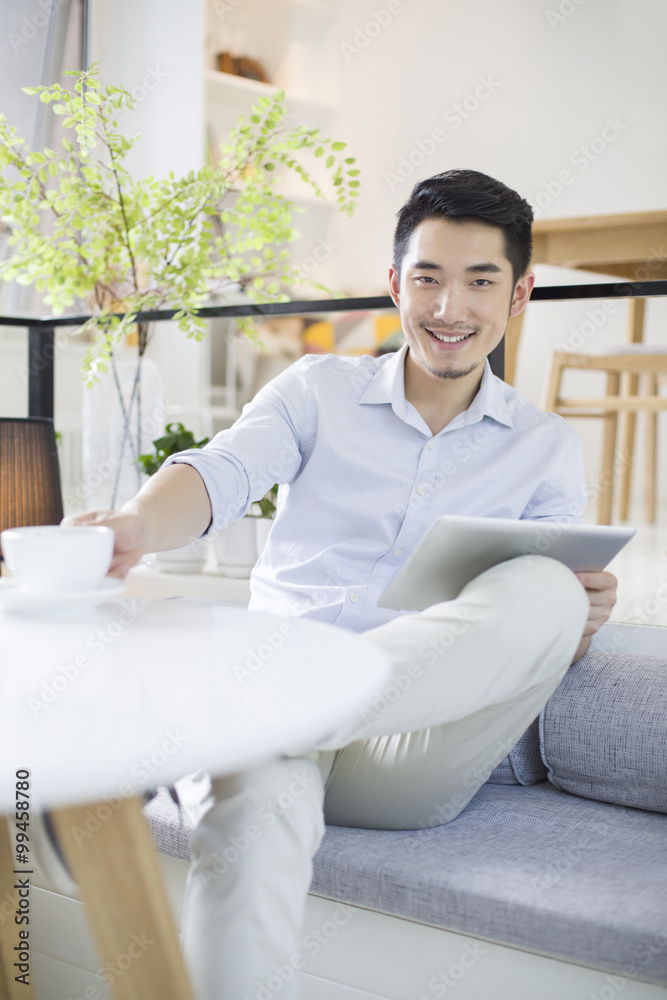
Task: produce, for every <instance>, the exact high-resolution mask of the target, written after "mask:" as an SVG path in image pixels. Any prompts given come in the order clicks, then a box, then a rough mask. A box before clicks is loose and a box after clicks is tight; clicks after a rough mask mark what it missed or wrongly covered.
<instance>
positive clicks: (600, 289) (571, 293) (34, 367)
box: [0, 281, 667, 418]
mask: <svg viewBox="0 0 667 1000" xmlns="http://www.w3.org/2000/svg"><path fill="white" fill-rule="evenodd" d="M662 295H667V281H604V282H595V283H594V284H587V285H584V284H582V285H548V286H545V287H540V288H534V289H533V292H532V294H531V296H530V301H531V302H559V301H564V300H569V299H645V298H653V297H655V296H662ZM394 308H395V306H394V303H393V302H392V300H391V298H390V297H389V295H367V296H361V297H358V298H339V299H314V300H308V301H302V302H266V303H255V302H247V303H239V304H237V305H231V306H204V307H202V308H201V309H199V310H198V313H199V315H200V316H202V317H204V318H205V319H214V318H218V317H222V318H226V319H235V318H240V317H247V316H250V317H255V318H261V317H263V316H311V315H317V314H319V313H333V312H367V311H371V310H376V309H377V310H387V309H394ZM177 311H178V310H176V309H152V310H147V311H145V312H140V313H137V314H136V319H137V321H146V322H156V323H157V322H164V321H167V320H171V319H173V318H174V316H175V315H176V313H177ZM118 315H123V314H122V313H119V314H118ZM91 318H92V317H91V316H90V315H79V316H39V317H38V316H0V327H2V326H18V327H24V328H27V330H28V415H29V416H31V417H50V418H52V417H53V403H54V390H53V386H54V362H55V331H56V329H59V328H61V327H78V326H82V325H83V324H84V323H85V322H86V321H87V320H89V319H91ZM504 360H505V352H504V341H501V342H500V344H499V345H498V347H496V349H495V350H494V351H492V353H491V354H490V355H489V361H490V363H491V367H492V369H493V371H494V373H495V374H496V375H499V376H500V377H501V378H502V377H503V374H504V367H505V365H504Z"/></svg>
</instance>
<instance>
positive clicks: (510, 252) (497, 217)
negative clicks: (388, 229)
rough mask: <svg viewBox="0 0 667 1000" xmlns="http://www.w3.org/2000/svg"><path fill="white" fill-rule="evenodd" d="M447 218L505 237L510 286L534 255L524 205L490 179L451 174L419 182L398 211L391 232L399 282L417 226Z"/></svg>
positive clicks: (528, 211) (529, 218)
mask: <svg viewBox="0 0 667 1000" xmlns="http://www.w3.org/2000/svg"><path fill="white" fill-rule="evenodd" d="M445 218H447V219H455V220H456V221H457V222H470V221H481V222H486V223H488V224H489V225H491V226H496V228H497V229H500V230H501V231H502V234H503V241H504V249H505V256H506V257H507V259H508V261H509V262H510V264H511V265H512V274H513V277H514V283H515V284H516V282H517V281H518V280H519V278H520V277H522V275H524V274H525V273H526V271H527V270H528V267H529V265H530V258H531V256H532V253H533V238H532V235H531V228H530V227H531V223H532V221H533V210H532V208H531V207H530V205H529V204H528V202H527V201H525V200H524V199H523V198H522V197H521V196H520V195H518V194H517V193H516V191H513V190H512V188H509V187H507V185H505V184H503V183H502V182H501V181H496V180H494V179H493V177H488V176H487V175H486V174H480V173H479V172H478V171H477V170H460V169H455V170H445V171H444V173H441V174H436V175H435V176H434V177H429V178H427V179H426V180H423V181H418V183H417V184H415V186H414V187H413V189H412V194H411V195H410V198H409V199H408V201H406V203H405V205H403V207H402V208H401V209H400V211H399V213H398V222H397V224H396V230H395V232H394V268H395V270H396V272H397V273H398V275H399V277H400V274H401V265H402V263H403V257H404V256H405V251H406V250H407V247H408V243H409V241H410V237H411V236H412V234H413V232H414V230H415V229H416V228H417V226H418V225H419V224H420V222H423V221H424V220H425V219H445Z"/></svg>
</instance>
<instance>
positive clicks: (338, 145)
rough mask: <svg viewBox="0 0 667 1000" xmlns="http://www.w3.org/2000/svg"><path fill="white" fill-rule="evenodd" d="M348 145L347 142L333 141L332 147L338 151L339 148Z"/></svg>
mask: <svg viewBox="0 0 667 1000" xmlns="http://www.w3.org/2000/svg"><path fill="white" fill-rule="evenodd" d="M346 146H347V143H346V142H332V143H331V148H332V149H335V150H336V152H338V150H339V149H345V147H346Z"/></svg>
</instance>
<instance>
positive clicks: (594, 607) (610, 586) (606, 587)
mask: <svg viewBox="0 0 667 1000" xmlns="http://www.w3.org/2000/svg"><path fill="white" fill-rule="evenodd" d="M575 575H576V576H577V578H578V579H579V580H580V582H581V583H582V585H583V586H584V588H585V590H586V593H587V595H588V600H589V603H590V609H589V613H588V621H587V622H586V627H585V628H584V633H583V634H584V635H585V636H588V635H594V634H595V633H596V632H597V630H598V629H599V628H600V626H601V625H604V623H605V622H606V621H607V620H608V619H609V616H610V615H611V612H612V609H613V607H614V605H615V603H616V588H617V586H618V580H617V579H616V577H615V576H614V574H613V573H608V572H606V571H605V570H603V571H601V572H596V573H576V574H575Z"/></svg>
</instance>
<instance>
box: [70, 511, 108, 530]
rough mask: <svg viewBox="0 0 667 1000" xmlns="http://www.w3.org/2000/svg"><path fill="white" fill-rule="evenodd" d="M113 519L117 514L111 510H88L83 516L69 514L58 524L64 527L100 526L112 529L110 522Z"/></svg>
mask: <svg viewBox="0 0 667 1000" xmlns="http://www.w3.org/2000/svg"><path fill="white" fill-rule="evenodd" d="M114 517H118V514H117V512H116V511H113V510H89V511H86V513H85V514H69V515H68V516H67V517H64V518H63V519H62V521H61V522H60V523H61V524H64V525H68V524H69V525H77V524H92V525H99V524H101V525H104V526H109V527H112V525H111V524H110V521H112V520H113V518H114Z"/></svg>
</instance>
